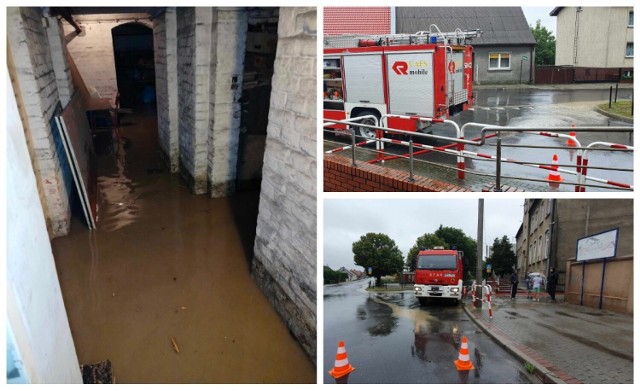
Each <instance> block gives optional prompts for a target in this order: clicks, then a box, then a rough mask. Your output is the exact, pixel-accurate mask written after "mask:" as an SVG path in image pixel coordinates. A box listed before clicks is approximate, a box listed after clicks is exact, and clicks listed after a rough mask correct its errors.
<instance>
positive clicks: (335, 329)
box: [322, 280, 538, 384]
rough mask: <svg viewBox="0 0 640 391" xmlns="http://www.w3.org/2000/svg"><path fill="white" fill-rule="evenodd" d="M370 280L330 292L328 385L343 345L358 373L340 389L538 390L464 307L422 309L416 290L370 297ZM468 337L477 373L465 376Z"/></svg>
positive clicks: (327, 312)
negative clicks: (462, 364)
mask: <svg viewBox="0 0 640 391" xmlns="http://www.w3.org/2000/svg"><path fill="white" fill-rule="evenodd" d="M366 286H367V281H366V280H364V281H357V282H352V283H347V284H341V285H337V286H325V287H324V357H323V359H322V361H323V363H324V368H323V373H324V375H323V381H324V383H327V384H333V383H336V380H335V379H333V378H332V377H331V376H330V375H329V374H328V373H327V371H329V370H330V369H331V368H332V367H333V365H334V361H335V357H336V352H337V346H338V341H340V340H343V341H344V342H345V345H346V346H345V347H346V350H347V354H348V359H349V362H350V364H351V365H352V366H353V367H355V368H356V370H355V371H354V372H352V373H351V374H349V375H348V378H346V379H345V378H341V379H340V380H339V381H338V382H340V383H345V382H346V383H369V384H376V383H385V384H392V383H396V384H398V383H449V384H459V383H473V384H479V383H517V384H523V383H531V382H534V383H536V382H538V380H537V378H535V377H532V376H530V375H528V374H527V373H526V370H525V369H524V366H523V365H522V363H520V362H519V361H518V360H516V359H515V358H514V357H512V356H511V355H509V354H508V353H507V352H505V351H504V350H503V349H502V348H500V347H499V346H498V345H497V344H496V343H495V342H494V341H492V339H491V338H490V337H489V336H487V335H486V334H484V333H483V332H482V331H481V329H479V328H478V327H477V326H476V325H475V324H474V323H473V322H471V321H470V320H469V318H468V316H467V315H466V314H465V313H464V312H463V309H462V308H461V306H453V305H451V304H450V303H446V304H437V303H436V304H433V305H430V306H427V307H422V308H421V307H420V306H419V304H418V301H417V300H416V299H415V297H413V293H412V292H411V291H406V292H389V293H386V292H375V293H373V292H371V293H369V292H366V291H365V290H364V289H365V288H366ZM462 336H465V337H467V339H468V346H469V355H470V359H471V361H472V363H473V365H474V366H475V368H476V369H474V370H471V371H458V370H457V369H456V368H455V365H454V363H453V362H454V361H455V360H456V359H458V355H459V351H460V344H461V338H462Z"/></svg>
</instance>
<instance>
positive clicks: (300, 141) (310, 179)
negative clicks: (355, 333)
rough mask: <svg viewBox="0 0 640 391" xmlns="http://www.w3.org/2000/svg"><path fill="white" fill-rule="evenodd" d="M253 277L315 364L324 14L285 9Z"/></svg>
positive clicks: (272, 100) (279, 44)
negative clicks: (319, 27) (320, 25)
mask: <svg viewBox="0 0 640 391" xmlns="http://www.w3.org/2000/svg"><path fill="white" fill-rule="evenodd" d="M278 37H279V39H278V50H277V55H276V62H275V73H274V76H273V86H272V93H271V109H270V111H269V125H268V129H267V147H266V151H265V157H264V167H263V172H262V177H263V179H262V192H261V194H260V212H259V215H258V225H257V229H256V242H255V246H254V253H255V255H254V260H253V274H254V278H255V279H256V281H257V282H258V284H260V285H261V287H262V289H263V291H265V293H266V294H267V296H268V297H269V298H270V301H271V303H272V304H273V305H274V307H275V308H276V309H277V310H278V312H279V313H280V315H281V316H282V317H283V318H284V319H285V321H286V322H287V325H288V327H289V329H290V330H291V331H292V333H293V334H294V335H295V336H296V337H297V338H298V340H299V341H300V343H301V344H302V346H303V347H304V348H305V350H306V351H307V353H308V354H309V356H310V357H311V358H312V359H313V360H314V361H315V353H316V133H317V132H316V96H317V94H315V93H314V91H315V90H316V61H317V59H316V58H317V57H316V8H315V7H300V8H288V7H287V8H280V20H279V25H278Z"/></svg>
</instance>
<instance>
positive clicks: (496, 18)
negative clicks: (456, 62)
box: [324, 7, 536, 84]
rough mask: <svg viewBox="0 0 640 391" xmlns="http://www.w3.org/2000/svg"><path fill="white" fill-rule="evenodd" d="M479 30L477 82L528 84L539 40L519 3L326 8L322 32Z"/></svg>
mask: <svg viewBox="0 0 640 391" xmlns="http://www.w3.org/2000/svg"><path fill="white" fill-rule="evenodd" d="M432 24H435V25H436V26H438V28H439V29H440V31H442V32H447V31H449V32H452V31H455V30H456V29H458V28H459V29H461V30H475V29H480V30H482V31H483V35H482V37H480V38H474V39H473V40H472V42H471V44H472V45H473V47H474V59H473V62H474V65H473V67H474V70H475V73H474V81H475V82H476V83H479V84H487V83H492V84H493V83H498V84H509V83H530V82H532V81H533V77H534V58H535V43H536V41H535V38H534V37H533V34H532V33H531V30H530V28H529V25H528V23H527V20H526V19H525V17H524V13H523V12H522V8H520V7H325V8H324V28H325V30H324V34H325V35H341V34H372V35H376V34H413V33H416V32H418V31H429V30H430V26H431V25H432Z"/></svg>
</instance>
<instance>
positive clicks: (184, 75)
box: [177, 7, 212, 194]
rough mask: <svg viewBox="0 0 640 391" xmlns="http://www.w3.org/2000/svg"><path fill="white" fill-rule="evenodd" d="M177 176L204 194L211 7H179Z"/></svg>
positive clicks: (205, 188) (195, 191) (198, 192)
mask: <svg viewBox="0 0 640 391" xmlns="http://www.w3.org/2000/svg"><path fill="white" fill-rule="evenodd" d="M177 21H178V23H177V34H178V69H179V72H178V90H179V92H178V98H179V103H178V107H179V109H178V110H179V113H180V124H179V135H180V136H179V139H180V174H181V175H182V176H183V177H184V178H185V180H186V181H187V183H188V184H189V186H190V188H191V191H192V192H194V193H195V194H202V193H206V191H207V152H208V150H207V137H208V126H209V72H210V67H209V56H210V52H209V50H207V48H209V47H210V45H211V23H212V10H211V8H201V7H198V8H178V9H177ZM196 49H198V50H196Z"/></svg>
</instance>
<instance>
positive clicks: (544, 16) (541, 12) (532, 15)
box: [522, 7, 557, 37]
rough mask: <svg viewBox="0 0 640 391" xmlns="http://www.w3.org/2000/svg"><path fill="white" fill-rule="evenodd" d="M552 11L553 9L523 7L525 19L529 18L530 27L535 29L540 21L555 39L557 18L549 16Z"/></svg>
mask: <svg viewBox="0 0 640 391" xmlns="http://www.w3.org/2000/svg"><path fill="white" fill-rule="evenodd" d="M551 10H553V7H522V12H524V17H525V18H527V23H529V26H532V27H535V25H536V20H538V19H540V23H541V24H542V26H544V27H546V28H547V30H549V31H551V32H552V33H553V36H554V37H555V35H556V19H557V18H556V17H555V16H549V13H551Z"/></svg>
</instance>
